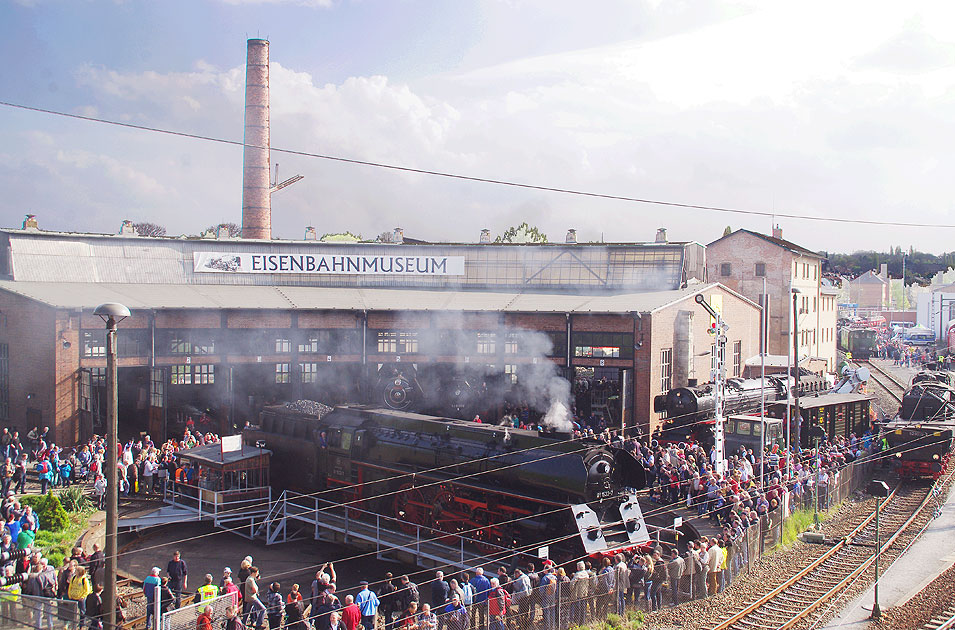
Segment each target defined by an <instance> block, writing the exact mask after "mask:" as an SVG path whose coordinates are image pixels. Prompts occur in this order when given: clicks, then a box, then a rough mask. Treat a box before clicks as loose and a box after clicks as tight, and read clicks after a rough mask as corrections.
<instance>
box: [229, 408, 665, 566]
mask: <svg viewBox="0 0 955 630" xmlns="http://www.w3.org/2000/svg"><path fill="white" fill-rule="evenodd" d="M243 436H244V441H245V442H246V443H247V444H255V443H258V442H262V441H264V442H265V444H266V445H267V448H269V449H270V450H271V451H273V453H274V455H273V457H272V462H273V464H272V471H271V476H272V477H271V478H272V482H273V484H274V485H276V486H278V487H280V488H287V489H291V490H296V491H302V492H316V491H330V492H327V493H323V494H322V495H321V497H322V498H323V499H328V500H330V501H334V502H344V501H349V502H352V503H351V505H354V506H355V507H357V508H359V509H361V510H364V511H365V513H366V514H376V515H382V516H384V517H387V518H389V519H394V522H395V524H396V526H397V527H400V528H401V529H403V530H405V531H406V532H407V533H409V534H412V533H415V532H416V531H422V530H423V531H428V529H429V528H430V529H433V530H437V531H440V532H447V533H448V534H461V535H462V536H465V537H467V538H471V539H474V540H476V541H478V543H479V544H485V545H486V546H487V547H488V548H489V549H496V548H500V547H506V548H513V547H517V546H525V545H532V544H534V543H535V542H538V541H546V540H552V539H556V538H560V537H568V536H571V537H572V536H573V534H575V533H577V534H579V535H580V536H579V537H580V538H581V542H582V543H583V544H584V546H585V547H586V548H587V550H588V551H590V547H587V540H586V539H587V538H588V537H589V538H590V539H591V542H592V541H593V539H595V538H603V539H606V540H607V543H608V544H610V543H626V542H627V541H631V542H633V541H635V540H636V538H634V537H633V534H634V533H636V534H637V535H639V534H640V532H633V531H630V530H632V529H639V528H638V527H635V524H634V523H632V522H631V523H628V522H627V520H632V519H626V518H625V517H622V516H621V514H622V513H623V510H624V509H625V507H626V506H628V505H629V504H630V503H631V502H632V503H635V501H633V497H632V495H631V494H630V493H631V492H633V491H636V490H638V489H641V488H643V487H644V486H645V485H646V476H645V473H644V469H643V467H642V465H641V464H640V463H639V462H638V461H637V460H636V459H635V458H634V457H633V456H632V455H631V454H630V453H629V452H627V451H626V450H623V449H617V448H613V447H611V446H609V445H607V444H605V443H603V442H599V441H596V440H590V439H584V440H571V439H570V437H571V436H570V435H568V434H562V433H547V432H536V431H528V430H521V429H505V428H503V427H498V426H491V425H486V424H481V423H476V422H468V421H462V420H454V419H450V418H442V417H434V416H425V415H421V414H417V413H411V412H404V411H398V410H394V409H382V408H371V407H365V406H340V407H336V408H334V409H333V410H331V409H330V408H328V407H324V406H319V407H318V408H313V409H311V410H304V411H303V410H301V409H295V408H289V406H286V405H282V406H274V407H267V408H266V409H265V410H263V412H262V414H261V418H260V422H259V425H258V426H252V427H248V428H246V429H245V431H244V432H243ZM356 512H357V510H356ZM583 512H588V513H589V515H588V518H582V517H581V516H580V514H582V513H583ZM593 518H596V520H597V521H599V523H597V524H595V523H594V522H593ZM640 521H641V523H639V525H640V526H642V527H643V531H644V533H645V525H643V524H642V517H641V518H640ZM585 523H586V525H585ZM595 527H597V528H600V531H599V532H597V531H595V529H594V528H595ZM585 530H587V531H585ZM465 532H466V533H465ZM568 548H574V545H573V542H572V541H570V544H569V545H568Z"/></svg>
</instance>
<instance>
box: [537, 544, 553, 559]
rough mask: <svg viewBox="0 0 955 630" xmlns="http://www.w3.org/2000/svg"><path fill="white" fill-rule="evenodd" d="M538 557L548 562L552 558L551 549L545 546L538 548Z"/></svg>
mask: <svg viewBox="0 0 955 630" xmlns="http://www.w3.org/2000/svg"><path fill="white" fill-rule="evenodd" d="M537 557H538V558H540V559H541V560H547V558H549V557H550V547H548V546H547V545H544V546H543V547H538V549H537Z"/></svg>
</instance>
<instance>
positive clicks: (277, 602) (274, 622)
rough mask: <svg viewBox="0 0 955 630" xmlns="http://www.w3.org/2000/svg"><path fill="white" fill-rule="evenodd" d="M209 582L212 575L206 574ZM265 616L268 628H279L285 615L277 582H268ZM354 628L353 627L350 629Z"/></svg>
mask: <svg viewBox="0 0 955 630" xmlns="http://www.w3.org/2000/svg"><path fill="white" fill-rule="evenodd" d="M207 577H208V578H209V581H210V583H211V581H212V576H211V575H209V576H207ZM264 603H265V616H266V618H267V619H268V621H269V630H279V628H281V627H282V620H283V619H284V617H285V599H284V598H283V597H282V585H281V584H280V583H278V582H272V583H271V584H269V592H268V593H266V594H265V602H264ZM352 630H354V629H352Z"/></svg>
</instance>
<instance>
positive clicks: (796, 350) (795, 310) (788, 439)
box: [786, 287, 802, 475]
mask: <svg viewBox="0 0 955 630" xmlns="http://www.w3.org/2000/svg"><path fill="white" fill-rule="evenodd" d="M800 293H802V291H800V290H799V289H797V288H796V287H793V344H792V346H793V362H792V371H793V384H792V387H791V388H790V389H791V390H792V392H793V399H794V407H793V408H794V409H795V410H796V444H797V445H798V444H799V435H800V433H802V431H801V428H802V412H801V411H800V410H799V309H798V308H797V303H798V300H799V294H800ZM787 369H788V368H787ZM791 424H792V419H791V418H790V421H789V422H787V423H786V468H787V469H789V474H790V475H792V464H791V463H790V462H792V460H793V454H792V453H790V452H789V449H791V448H792V438H791V431H792V427H791V426H790V425H791ZM794 450H798V449H794Z"/></svg>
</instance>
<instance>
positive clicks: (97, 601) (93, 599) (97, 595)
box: [86, 583, 201, 630]
mask: <svg viewBox="0 0 955 630" xmlns="http://www.w3.org/2000/svg"><path fill="white" fill-rule="evenodd" d="M105 614H106V611H104V610H103V585H102V584H99V583H97V584H94V585H93V592H92V593H90V594H89V595H87V596H86V616H87V617H88V618H89V620H90V626H89V630H103V619H104V617H105ZM200 630H201V629H200Z"/></svg>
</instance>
